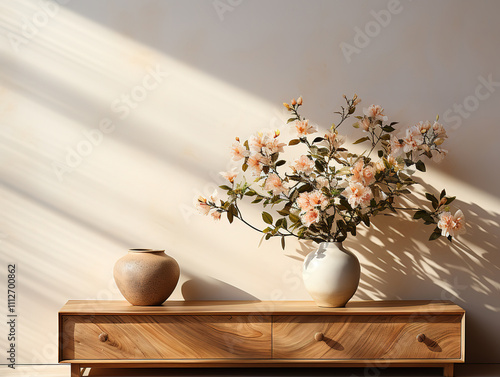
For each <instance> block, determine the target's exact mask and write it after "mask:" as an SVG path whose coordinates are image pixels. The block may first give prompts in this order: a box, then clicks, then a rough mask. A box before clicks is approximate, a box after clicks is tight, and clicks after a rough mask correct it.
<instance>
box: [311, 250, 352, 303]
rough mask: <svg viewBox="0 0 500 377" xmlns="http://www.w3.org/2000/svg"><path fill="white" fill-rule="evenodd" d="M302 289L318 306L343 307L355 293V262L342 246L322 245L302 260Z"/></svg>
mask: <svg viewBox="0 0 500 377" xmlns="http://www.w3.org/2000/svg"><path fill="white" fill-rule="evenodd" d="M302 277H303V279H304V285H305V287H306V289H307V291H308V292H309V294H310V295H311V297H312V298H313V300H314V301H315V302H316V304H317V305H318V306H322V307H329V308H338V307H342V306H345V304H346V303H347V302H348V301H349V300H350V299H351V297H352V296H353V295H354V293H355V292H356V289H358V284H359V277H360V266H359V261H358V258H357V257H356V256H355V255H354V254H353V253H351V252H350V251H349V250H346V249H344V247H343V246H342V242H322V243H320V244H319V247H318V249H317V250H315V251H313V252H311V253H309V254H308V255H307V257H306V259H305V260H304V265H303V270H302Z"/></svg>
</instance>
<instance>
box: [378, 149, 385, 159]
mask: <svg viewBox="0 0 500 377" xmlns="http://www.w3.org/2000/svg"><path fill="white" fill-rule="evenodd" d="M377 154H378V157H379V158H382V156H383V155H384V151H383V150H379V151H378V152H377Z"/></svg>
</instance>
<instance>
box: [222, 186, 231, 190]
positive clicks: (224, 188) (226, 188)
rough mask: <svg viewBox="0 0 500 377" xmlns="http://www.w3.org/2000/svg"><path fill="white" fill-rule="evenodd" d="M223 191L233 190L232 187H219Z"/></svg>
mask: <svg viewBox="0 0 500 377" xmlns="http://www.w3.org/2000/svg"><path fill="white" fill-rule="evenodd" d="M219 187H220V188H221V189H223V190H232V188H231V187H229V186H227V185H222V186H219Z"/></svg>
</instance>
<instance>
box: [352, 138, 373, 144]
mask: <svg viewBox="0 0 500 377" xmlns="http://www.w3.org/2000/svg"><path fill="white" fill-rule="evenodd" d="M367 140H370V138H369V137H368V136H365V137H362V138H361V139H358V140H356V141H355V142H354V143H353V144H359V143H362V142H364V141H367Z"/></svg>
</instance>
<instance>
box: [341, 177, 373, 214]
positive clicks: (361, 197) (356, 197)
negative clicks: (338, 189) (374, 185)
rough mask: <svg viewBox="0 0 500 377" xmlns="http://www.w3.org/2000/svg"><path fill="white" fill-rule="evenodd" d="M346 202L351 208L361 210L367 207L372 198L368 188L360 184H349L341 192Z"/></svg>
mask: <svg viewBox="0 0 500 377" xmlns="http://www.w3.org/2000/svg"><path fill="white" fill-rule="evenodd" d="M342 195H344V196H345V197H346V198H347V201H348V202H349V204H350V205H351V207H352V208H355V207H358V206H360V207H361V208H364V207H367V206H368V205H369V204H370V200H371V199H372V198H373V193H372V190H371V189H370V188H369V187H365V186H363V185H362V184H361V183H354V182H351V183H350V184H349V187H347V188H346V189H345V190H344V191H343V192H342Z"/></svg>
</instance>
